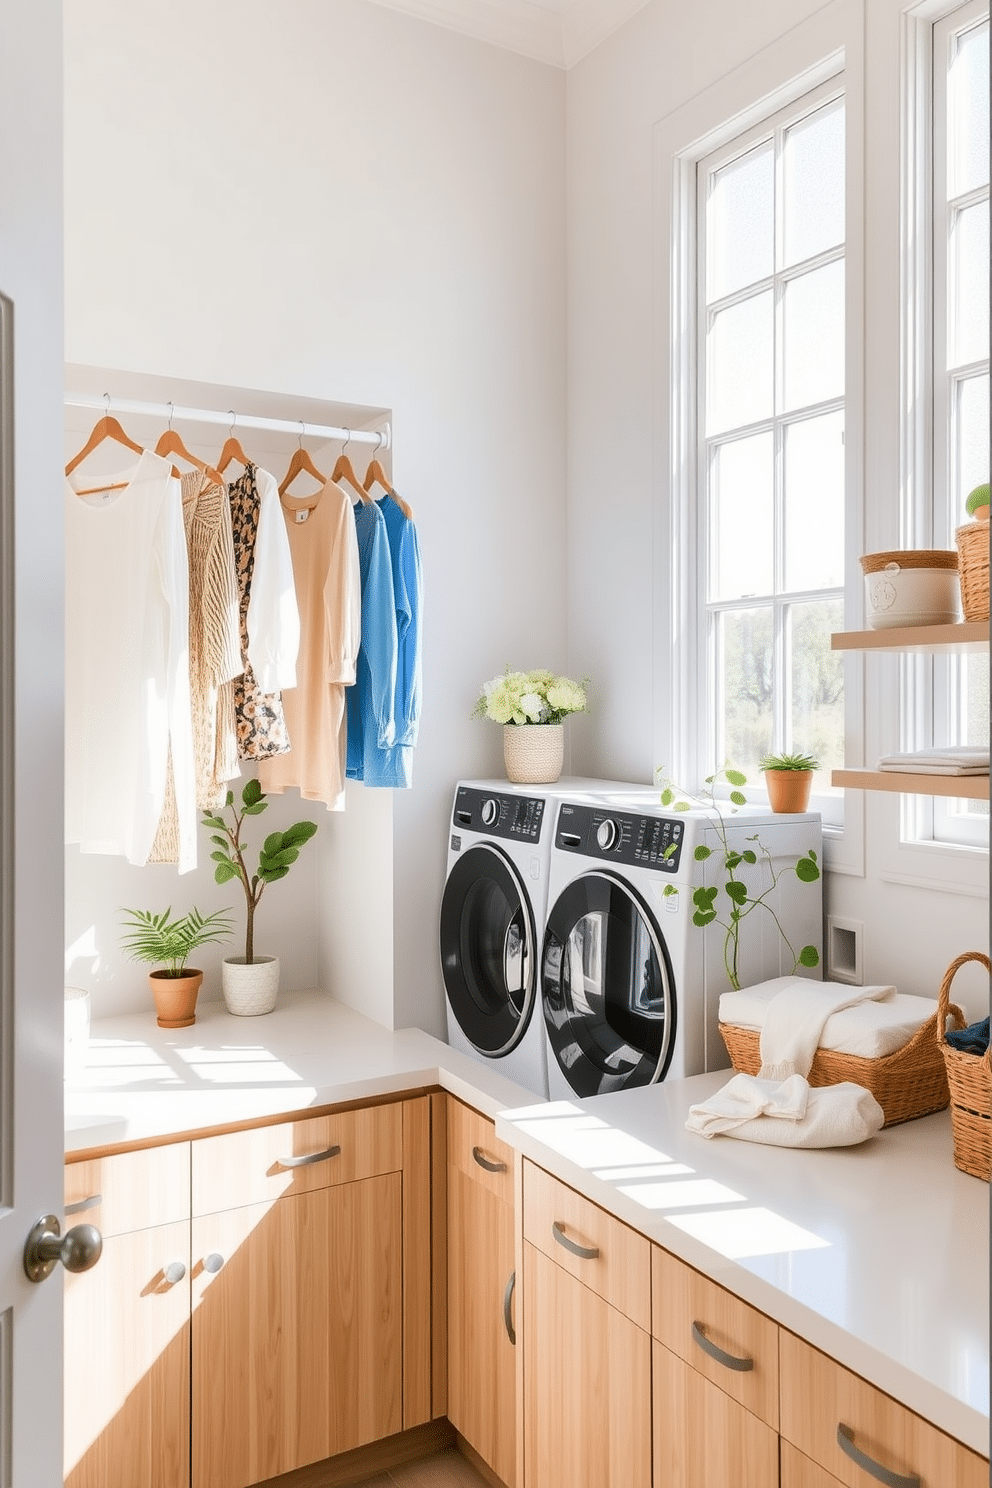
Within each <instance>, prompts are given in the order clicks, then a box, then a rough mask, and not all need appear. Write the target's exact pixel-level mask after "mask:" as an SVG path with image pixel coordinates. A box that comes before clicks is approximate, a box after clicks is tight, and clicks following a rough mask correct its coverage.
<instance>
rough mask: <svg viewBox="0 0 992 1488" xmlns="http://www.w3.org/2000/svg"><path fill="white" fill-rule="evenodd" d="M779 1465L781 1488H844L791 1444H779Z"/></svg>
mask: <svg viewBox="0 0 992 1488" xmlns="http://www.w3.org/2000/svg"><path fill="white" fill-rule="evenodd" d="M779 1463H780V1469H781V1488H844V1485H843V1484H842V1483H839V1482H838V1481H837V1479H836V1478H833V1477H831V1476H830V1474H829V1473H828V1472H824V1471H823V1468H822V1467H817V1465H816V1463H815V1462H810V1460H809V1458H808V1457H804V1456H803V1454H802V1452H797V1451H796V1449H795V1447H794V1446H793V1445H792V1443H791V1442H787V1441H781V1442H780V1443H779ZM869 1481H870V1480H869Z"/></svg>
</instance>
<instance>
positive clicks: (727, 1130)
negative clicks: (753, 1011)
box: [685, 1075, 885, 1147]
mask: <svg viewBox="0 0 992 1488" xmlns="http://www.w3.org/2000/svg"><path fill="white" fill-rule="evenodd" d="M797 1113H799V1114H797ZM884 1123H885V1113H884V1111H883V1110H882V1108H881V1106H880V1105H879V1104H878V1101H877V1100H876V1099H875V1097H874V1096H873V1095H872V1094H871V1092H870V1091H869V1090H865V1089H864V1087H863V1086H861V1085H854V1084H851V1082H850V1081H846V1080H845V1081H844V1082H843V1083H842V1084H839V1085H826V1086H823V1087H822V1088H817V1089H813V1088H811V1087H810V1085H809V1084H808V1082H807V1081H806V1080H805V1079H804V1078H803V1077H802V1075H791V1076H790V1077H789V1079H788V1080H785V1081H776V1080H761V1079H759V1078H758V1077H757V1076H755V1075H735V1076H734V1077H733V1079H732V1080H729V1081H728V1082H727V1084H726V1085H724V1086H722V1087H721V1088H720V1089H719V1090H717V1091H715V1092H714V1094H713V1095H711V1096H710V1098H709V1099H708V1100H705V1101H700V1102H699V1104H698V1105H695V1106H690V1108H689V1118H688V1120H687V1121H686V1124H685V1125H686V1131H690V1132H696V1133H697V1134H698V1135H699V1136H702V1137H708V1138H709V1137H716V1136H726V1137H737V1138H739V1139H741V1140H742V1141H745V1142H762V1143H765V1144H766V1145H769V1146H773V1147H851V1146H854V1145H855V1144H856V1143H858V1142H864V1141H865V1140H866V1139H867V1138H868V1137H871V1136H874V1134H875V1132H877V1131H880V1130H881V1129H882V1126H883V1125H884Z"/></svg>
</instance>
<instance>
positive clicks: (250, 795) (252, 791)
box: [241, 776, 262, 806]
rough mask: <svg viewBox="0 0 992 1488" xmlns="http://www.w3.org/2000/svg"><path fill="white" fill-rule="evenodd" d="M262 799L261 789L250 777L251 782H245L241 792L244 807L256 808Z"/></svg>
mask: <svg viewBox="0 0 992 1488" xmlns="http://www.w3.org/2000/svg"><path fill="white" fill-rule="evenodd" d="M261 799H262V787H261V786H260V785H259V783H258V781H257V780H256V779H255V778H254V776H252V778H251V780H248V781H246V782H245V788H244V790H243V791H242V792H241V800H242V802H243V803H244V805H245V806H257V805H258V802H259V801H260V800H261Z"/></svg>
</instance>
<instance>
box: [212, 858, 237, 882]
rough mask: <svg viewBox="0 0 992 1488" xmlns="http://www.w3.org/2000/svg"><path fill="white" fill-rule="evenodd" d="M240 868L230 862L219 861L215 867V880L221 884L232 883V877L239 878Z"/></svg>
mask: <svg viewBox="0 0 992 1488" xmlns="http://www.w3.org/2000/svg"><path fill="white" fill-rule="evenodd" d="M237 876H238V870H237V869H236V868H234V867H232V865H231V864H230V863H218V864H217V867H216V868H215V869H214V882H215V883H219V884H225V883H230V881H231V879H232V878H237Z"/></svg>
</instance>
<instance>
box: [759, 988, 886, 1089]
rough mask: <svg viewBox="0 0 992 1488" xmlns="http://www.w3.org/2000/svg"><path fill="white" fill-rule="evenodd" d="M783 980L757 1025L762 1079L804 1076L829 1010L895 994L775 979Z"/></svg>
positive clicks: (879, 990)
mask: <svg viewBox="0 0 992 1488" xmlns="http://www.w3.org/2000/svg"><path fill="white" fill-rule="evenodd" d="M777 980H780V981H782V982H784V983H785V985H784V986H783V987H782V988H781V990H780V991H779V992H777V993H776V995H775V996H774V997H773V998H772V999H771V1001H770V1002H769V1004H768V1007H767V1009H766V1010H765V1020H764V1022H763V1023H762V1025H761V1068H760V1069H759V1070H758V1076H759V1078H760V1079H762V1080H786V1079H788V1077H789V1075H794V1074H800V1075H808V1074H809V1070H810V1065H811V1064H812V1063H813V1055H814V1054H815V1053H816V1050H817V1047H818V1045H819V1042H820V1034H821V1033H822V1032H823V1026H824V1024H825V1023H826V1021H827V1019H828V1018H829V1017H830V1016H831V1014H832V1013H837V1012H840V1010H841V1009H842V1008H847V1007H853V1006H854V1005H855V1004H856V1003H859V1002H868V1001H882V1000H884V999H885V998H887V997H894V996H895V990H896V989H895V987H849V986H847V985H846V984H845V983H843V982H811V981H808V980H807V979H806V978H805V977H782V978H777Z"/></svg>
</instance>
